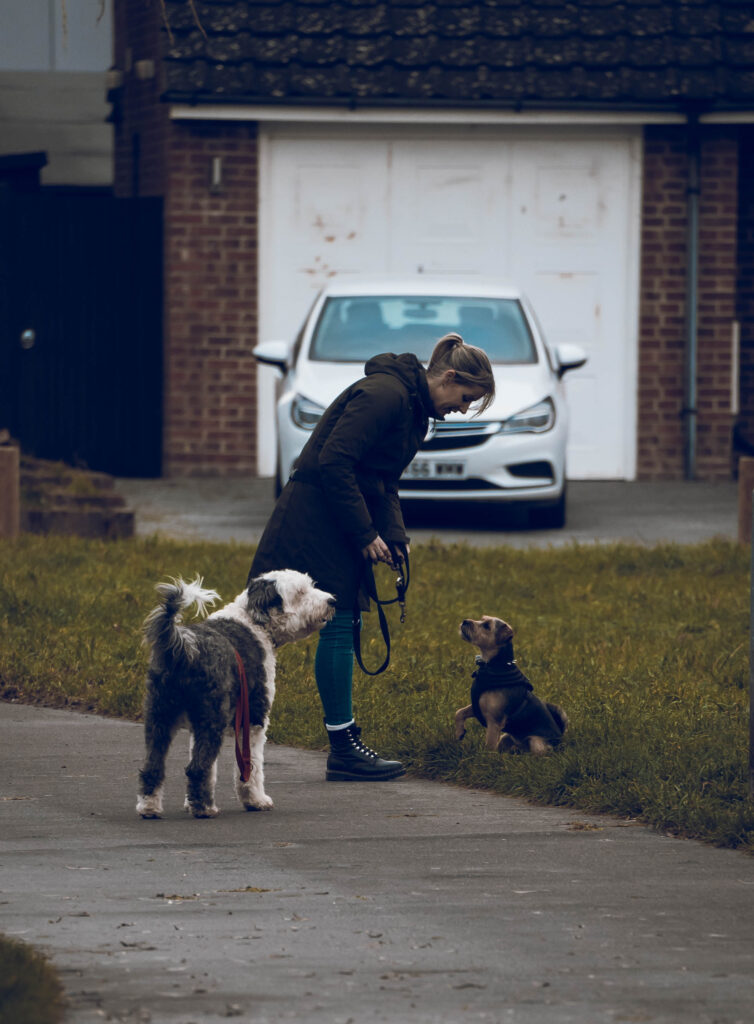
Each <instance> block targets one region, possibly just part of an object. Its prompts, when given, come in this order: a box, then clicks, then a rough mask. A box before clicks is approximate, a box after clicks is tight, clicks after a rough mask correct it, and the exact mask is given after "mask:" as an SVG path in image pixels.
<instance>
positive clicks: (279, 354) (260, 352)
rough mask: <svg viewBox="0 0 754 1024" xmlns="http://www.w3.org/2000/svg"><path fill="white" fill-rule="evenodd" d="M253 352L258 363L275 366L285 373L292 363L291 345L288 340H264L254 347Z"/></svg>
mask: <svg viewBox="0 0 754 1024" xmlns="http://www.w3.org/2000/svg"><path fill="white" fill-rule="evenodd" d="M251 354H252V355H253V356H254V358H255V359H256V361H257V362H258V363H264V365H265V366H274V367H276V369H278V370H282V372H283V373H285V372H286V370H287V369H288V367H289V365H290V346H289V345H288V342H287V341H263V342H261V343H260V344H259V345H257V346H256V347H255V348H254V349H252V352H251Z"/></svg>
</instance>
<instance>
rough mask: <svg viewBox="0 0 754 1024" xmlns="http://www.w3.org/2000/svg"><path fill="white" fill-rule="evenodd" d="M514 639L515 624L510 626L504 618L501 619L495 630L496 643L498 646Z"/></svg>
mask: <svg viewBox="0 0 754 1024" xmlns="http://www.w3.org/2000/svg"><path fill="white" fill-rule="evenodd" d="M512 639H513V626H509V625H508V623H507V622H503V620H502V619H500V621H499V622H498V623H497V628H496V630H495V643H496V644H497V645H498V647H502V646H503V644H507V643H508V641H509V640H512Z"/></svg>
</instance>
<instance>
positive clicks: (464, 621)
mask: <svg viewBox="0 0 754 1024" xmlns="http://www.w3.org/2000/svg"><path fill="white" fill-rule="evenodd" d="M461 625H462V626H470V625H471V619H464V620H463V622H462V623H461Z"/></svg>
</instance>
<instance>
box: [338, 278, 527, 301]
mask: <svg viewBox="0 0 754 1024" xmlns="http://www.w3.org/2000/svg"><path fill="white" fill-rule="evenodd" d="M322 294H323V296H326V297H330V296H352V295H374V296H377V295H453V296H460V297H464V298H465V297H469V298H475V299H482V298H489V299H520V298H521V297H522V294H521V289H520V288H518V287H517V286H516V285H513V284H511V283H509V282H505V281H501V280H499V279H498V278H489V277H471V276H468V277H452V276H450V275H447V276H430V275H428V274H413V275H411V276H408V275H406V274H403V275H380V276H372V275H367V274H358V275H356V274H348V275H346V274H344V275H343V276H342V277H337V278H333V279H332V280H331V281H330V282H329V283H328V284H327V285H325V287H324V288H323V290H322Z"/></svg>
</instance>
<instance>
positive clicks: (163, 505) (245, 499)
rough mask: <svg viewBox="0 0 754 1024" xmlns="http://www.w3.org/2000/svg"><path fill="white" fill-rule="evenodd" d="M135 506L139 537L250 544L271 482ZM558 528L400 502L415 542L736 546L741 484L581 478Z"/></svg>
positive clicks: (136, 493)
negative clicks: (717, 541) (720, 540)
mask: <svg viewBox="0 0 754 1024" xmlns="http://www.w3.org/2000/svg"><path fill="white" fill-rule="evenodd" d="M117 486H118V490H119V491H120V493H121V494H122V495H123V496H124V497H125V498H126V500H127V501H128V503H129V505H130V506H131V507H132V508H134V509H135V510H136V516H137V533H139V534H140V535H148V534H151V533H155V532H158V533H162V534H164V535H165V536H168V537H180V538H194V539H204V540H216V541H230V540H236V541H240V542H243V543H256V542H257V541H258V540H259V537H260V536H261V534H262V530H263V529H264V526H265V523H266V522H267V519H268V517H269V515H270V512H271V511H272V508H273V505H274V497H273V485H272V480H269V479H261V480H260V479H229V480H223V479H166V480H118V481H117ZM568 502H569V511H568V523H567V525H566V527H565V529H563V530H531V529H528V527H527V525H526V523H525V521H524V519H523V517H522V516H521V514H520V513H519V512H516V510H515V509H507V510H506V508H505V507H503V506H499V505H485V504H483V503H479V504H477V505H473V504H470V503H468V502H467V503H464V504H462V505H459V504H455V503H454V504H445V505H435V504H434V503H433V504H432V505H431V506H430V505H422V506H418V505H416V504H414V505H413V506H412V505H410V504H409V505H406V504H405V503H404V508H405V511H406V519H407V523H408V527H409V533H410V534H411V538H412V542H413V543H422V542H425V541H428V540H429V539H430V538H432V537H439V538H441V539H442V540H444V541H448V542H459V541H462V542H464V543H468V544H474V545H480V546H488V545H493V544H509V545H512V546H514V547H534V546H536V547H547V546H548V545H560V544H570V543H572V542H573V541H578V542H580V543H583V544H590V543H593V542H595V541H623V540H625V541H629V542H634V543H639V544H656V543H660V542H665V541H677V542H678V543H681V544H694V543H697V542H698V541H703V540H708V539H710V538H712V537H727V538H728V539H731V540H735V539H736V536H737V529H738V485H737V484H735V483H705V482H701V481H684V480H676V481H658V482H630V483H627V482H625V481H620V480H610V481H586V480H577V481H573V482H571V483H569V485H568Z"/></svg>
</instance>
